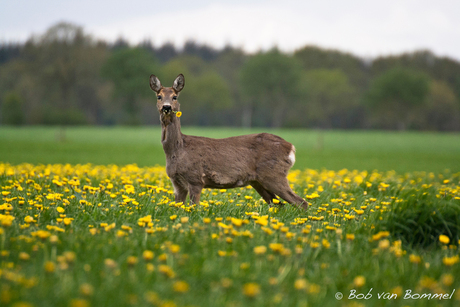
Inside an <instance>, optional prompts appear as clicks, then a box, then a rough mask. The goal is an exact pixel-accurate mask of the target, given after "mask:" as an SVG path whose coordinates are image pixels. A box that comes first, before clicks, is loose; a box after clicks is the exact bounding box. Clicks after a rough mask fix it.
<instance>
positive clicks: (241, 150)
mask: <svg viewBox="0 0 460 307" xmlns="http://www.w3.org/2000/svg"><path fill="white" fill-rule="evenodd" d="M184 85H185V78H184V76H183V75H182V74H180V75H179V76H177V78H176V79H175V80H174V83H173V86H172V87H163V86H162V85H161V82H160V80H159V79H158V78H157V77H156V76H155V75H151V76H150V87H151V88H152V90H153V91H154V92H155V93H156V94H157V108H158V112H159V113H160V121H161V143H162V144H163V149H164V152H165V155H166V173H167V174H168V176H169V178H170V179H171V182H172V184H173V186H174V195H175V201H176V202H183V203H185V200H186V197H187V193H190V200H191V201H192V202H193V203H199V201H200V195H201V191H202V189H203V188H222V189H226V188H235V187H243V186H246V185H251V186H252V187H253V188H254V189H255V190H256V191H257V192H258V193H259V194H260V195H261V196H262V198H263V199H264V200H265V201H266V202H267V203H269V204H270V203H272V202H273V199H276V196H277V195H278V196H279V197H281V198H282V199H284V200H285V201H287V202H288V203H290V204H295V205H298V206H300V207H301V208H303V209H305V210H306V209H307V208H308V203H307V202H306V201H305V200H304V199H302V198H301V197H300V196H298V195H297V194H295V193H294V192H293V191H292V190H291V188H290V187H289V183H288V180H287V178H286V176H287V174H288V171H289V169H290V168H291V167H292V165H293V164H294V161H295V148H294V146H293V145H292V144H291V143H289V142H287V141H285V140H284V139H282V138H280V137H279V136H276V135H273V134H269V133H259V134H249V135H243V136H235V137H229V138H225V139H211V138H206V137H198V136H191V135H185V134H182V132H181V130H180V119H179V117H178V116H176V115H177V112H179V109H180V105H179V101H178V100H177V98H178V96H179V92H180V91H181V90H182V89H183V88H184Z"/></svg>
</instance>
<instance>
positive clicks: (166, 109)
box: [161, 104, 172, 113]
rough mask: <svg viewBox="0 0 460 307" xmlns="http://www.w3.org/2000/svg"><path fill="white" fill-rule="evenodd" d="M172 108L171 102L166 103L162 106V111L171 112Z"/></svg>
mask: <svg viewBox="0 0 460 307" xmlns="http://www.w3.org/2000/svg"><path fill="white" fill-rule="evenodd" d="M171 110H172V108H171V106H170V105H169V104H167V105H164V106H163V107H162V108H161V111H163V113H169V112H171Z"/></svg>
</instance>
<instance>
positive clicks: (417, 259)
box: [409, 254, 422, 264]
mask: <svg viewBox="0 0 460 307" xmlns="http://www.w3.org/2000/svg"><path fill="white" fill-rule="evenodd" d="M409 261H410V262H412V263H417V264H418V263H420V262H422V258H421V257H420V256H417V255H414V254H411V255H409Z"/></svg>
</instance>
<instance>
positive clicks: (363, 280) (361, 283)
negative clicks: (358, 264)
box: [353, 275, 366, 288]
mask: <svg viewBox="0 0 460 307" xmlns="http://www.w3.org/2000/svg"><path fill="white" fill-rule="evenodd" d="M353 284H354V285H355V286H356V287H358V288H360V287H362V286H364V285H365V284H366V277H364V276H362V275H359V276H356V277H355V279H353Z"/></svg>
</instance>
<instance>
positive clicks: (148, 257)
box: [142, 250, 155, 261]
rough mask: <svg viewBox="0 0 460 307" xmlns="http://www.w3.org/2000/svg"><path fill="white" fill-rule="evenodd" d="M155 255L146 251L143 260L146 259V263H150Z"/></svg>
mask: <svg viewBox="0 0 460 307" xmlns="http://www.w3.org/2000/svg"><path fill="white" fill-rule="evenodd" d="M154 255H155V254H154V253H153V252H152V251H150V250H145V251H144V252H143V253H142V258H144V260H145V261H150V260H152V259H153V256H154Z"/></svg>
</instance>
